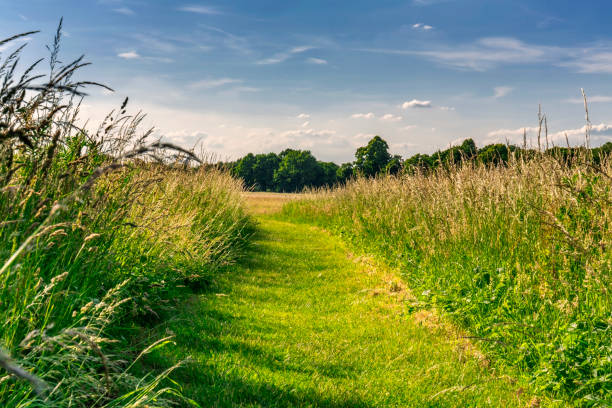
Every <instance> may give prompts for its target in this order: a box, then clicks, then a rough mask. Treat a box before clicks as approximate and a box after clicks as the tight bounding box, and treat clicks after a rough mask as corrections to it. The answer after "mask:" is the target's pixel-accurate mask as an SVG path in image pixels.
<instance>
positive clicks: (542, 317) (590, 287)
mask: <svg viewBox="0 0 612 408" xmlns="http://www.w3.org/2000/svg"><path fill="white" fill-rule="evenodd" d="M532 153H533V152H532ZM611 204H612V159H611V158H610V157H609V156H602V157H597V158H593V156H592V153H591V151H589V150H588V149H584V148H583V149H576V150H574V151H573V153H572V155H565V156H563V157H562V156H561V155H555V154H539V153H537V152H536V153H533V154H530V158H529V159H527V156H526V155H522V156H520V155H519V156H514V157H511V158H510V160H509V162H508V163H507V164H500V165H493V166H485V165H479V164H477V163H474V162H469V163H468V162H466V163H464V164H463V165H458V166H453V165H450V166H445V167H441V168H439V169H438V170H436V171H433V172H431V173H428V174H422V173H419V172H418V171H415V172H414V174H406V175H403V176H399V177H388V176H387V177H380V178H375V179H358V180H355V181H353V182H350V183H349V184H347V185H346V186H345V187H341V188H338V189H335V190H333V191H323V192H320V193H319V194H315V195H313V196H311V197H310V198H308V199H305V200H303V201H299V202H293V203H289V204H287V205H286V206H285V209H284V213H285V215H286V216H291V217H294V218H301V219H303V220H308V221H310V222H312V221H315V222H318V223H320V224H322V225H324V226H326V227H328V228H330V229H332V230H334V231H335V232H336V233H338V234H341V235H342V236H343V237H345V238H346V239H347V240H349V241H351V242H352V243H353V244H354V245H356V246H358V247H361V248H364V249H365V250H368V251H373V252H375V253H377V254H379V255H381V256H382V257H384V258H385V259H386V261H387V262H391V263H394V264H396V265H399V266H400V267H401V268H402V270H403V271H404V278H405V280H406V281H407V282H409V284H410V286H411V287H412V288H413V289H417V290H415V293H420V296H419V298H420V301H421V305H422V306H423V307H436V308H438V309H440V310H441V311H443V312H444V313H446V314H447V315H448V316H450V317H451V318H452V319H454V321H455V322H457V323H458V324H460V325H461V326H463V327H465V328H467V330H468V331H469V332H470V337H471V338H472V339H474V341H477V342H479V343H480V344H481V345H482V347H483V349H484V350H485V351H486V352H487V353H488V354H489V355H490V356H491V357H493V360H494V361H495V362H496V363H497V364H498V365H500V366H505V367H507V366H512V367H515V368H516V369H517V370H518V372H521V373H523V374H524V375H525V376H527V377H528V378H530V380H531V382H532V384H533V387H534V390H535V392H536V393H539V392H543V393H547V394H548V395H550V396H551V397H552V398H561V399H563V400H566V401H573V402H575V403H577V404H579V405H597V406H605V405H606V404H609V403H611V402H612V361H611V359H610V356H611V355H612V314H611V313H612V296H611V294H610V288H611V287H612V279H611V267H612V250H611V246H612V205H611Z"/></svg>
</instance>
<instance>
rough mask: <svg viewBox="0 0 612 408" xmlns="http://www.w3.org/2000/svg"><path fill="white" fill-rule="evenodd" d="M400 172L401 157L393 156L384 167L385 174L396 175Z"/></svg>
mask: <svg viewBox="0 0 612 408" xmlns="http://www.w3.org/2000/svg"><path fill="white" fill-rule="evenodd" d="M401 170H402V156H399V155H397V154H396V155H394V156H393V157H392V158H391V160H389V163H387V165H386V166H385V173H387V174H398V173H399V172H400V171H401Z"/></svg>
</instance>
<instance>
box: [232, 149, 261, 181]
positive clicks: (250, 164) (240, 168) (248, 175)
mask: <svg viewBox="0 0 612 408" xmlns="http://www.w3.org/2000/svg"><path fill="white" fill-rule="evenodd" d="M255 163H256V159H255V155H254V154H253V153H249V154H247V155H246V156H244V157H243V158H242V159H240V160H238V161H237V162H236V164H235V166H233V168H232V174H233V175H234V176H236V177H239V178H241V179H242V180H244V184H246V185H247V186H252V185H254V184H255V174H254V167H255Z"/></svg>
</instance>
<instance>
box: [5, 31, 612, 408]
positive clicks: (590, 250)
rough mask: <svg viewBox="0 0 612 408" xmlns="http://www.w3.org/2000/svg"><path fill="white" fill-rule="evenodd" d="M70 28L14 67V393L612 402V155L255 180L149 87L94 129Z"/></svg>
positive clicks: (30, 401) (8, 248)
mask: <svg viewBox="0 0 612 408" xmlns="http://www.w3.org/2000/svg"><path fill="white" fill-rule="evenodd" d="M61 32H62V31H61V24H60V27H59V29H58V31H57V34H56V37H55V40H54V42H53V44H52V46H51V47H50V56H49V58H48V59H47V60H46V62H49V66H50V68H49V72H45V73H44V74H38V72H39V71H40V70H41V68H40V67H39V64H40V61H39V62H36V63H34V64H32V65H29V66H28V65H26V66H22V65H21V62H20V53H21V51H22V49H23V47H15V48H14V51H13V52H12V53H10V54H8V55H6V56H4V57H3V59H1V60H0V84H1V87H0V321H2V326H1V329H0V405H1V406H6V407H24V408H25V407H47V406H53V407H170V406H220V407H225V406H227V407H235V406H242V407H294V406H313V407H381V406H393V407H424V406H425V407H483V406H491V407H510V406H516V407H525V406H529V407H538V406H553V407H564V406H602V407H603V406H609V405H610V404H612V360H611V356H612V341H611V339H612V316H611V310H612V297H611V296H610V287H612V285H611V284H612V282H611V279H610V272H611V271H610V269H611V266H612V251H611V250H610V245H611V244H612V242H611V241H612V231H611V228H612V225H611V217H612V214H611V211H612V205H611V204H612V159H611V158H610V156H609V155H606V154H604V153H601V152H599V151H597V150H592V149H587V148H580V147H579V148H575V149H568V150H561V149H558V148H557V149H550V150H549V151H548V152H546V153H544V152H541V151H540V150H537V151H536V150H530V151H529V152H527V153H528V154H526V153H525V151H524V150H523V151H521V150H517V149H514V150H513V149H510V147H509V146H507V147H506V148H505V149H502V148H500V149H502V150H503V151H504V152H505V154H506V155H507V157H504V158H503V160H502V159H501V158H500V159H499V160H498V159H497V158H496V156H495V154H496V153H495V152H497V150H495V151H493V150H491V151H490V152H489V151H486V152H480V153H483V154H485V153H486V155H488V156H487V157H488V159H487V160H486V161H485V160H478V159H476V160H467V159H465V158H464V157H463V156H462V154H463V153H462V152H463V151H462V150H461V149H460V148H458V149H449V150H448V151H445V152H444V153H445V155H446V156H444V157H447V156H448V157H449V158H452V160H450V159H449V160H443V159H442V154H441V153H440V152H439V153H440V154H438V155H437V156H434V155H432V156H431V157H427V159H428V160H430V161H431V163H434V161H436V160H437V162H436V163H435V165H430V166H428V167H421V166H420V165H416V166H412V165H411V166H405V168H404V169H401V168H400V167H398V166H395V165H394V166H393V173H394V174H390V173H391V171H390V170H389V169H391V167H389V166H386V167H384V166H378V167H379V168H374V167H372V166H369V165H368V166H369V167H371V170H372V171H373V174H371V175H370V176H371V177H365V176H364V174H362V175H361V176H359V177H347V179H346V182H345V183H344V184H342V185H336V186H335V187H333V188H325V189H320V190H313V191H310V192H307V193H304V194H275V193H270V192H260V193H253V192H250V191H248V190H249V188H247V187H246V186H245V184H244V182H243V180H241V179H238V178H235V177H234V176H233V175H232V174H231V173H230V172H229V171H227V170H223V168H222V167H221V166H214V165H208V164H206V165H204V164H203V163H202V159H201V158H200V157H198V156H197V155H195V154H194V153H193V152H192V151H189V150H186V149H184V148H182V147H180V146H175V145H172V144H169V143H165V142H162V141H159V140H154V139H153V132H152V130H149V129H142V126H141V124H142V121H143V116H142V115H141V114H130V113H128V106H127V105H128V101H127V99H126V100H125V102H124V103H123V104H122V105H121V106H120V107H118V109H116V110H115V111H113V112H111V113H109V115H108V116H107V117H106V119H105V120H104V121H103V122H102V123H101V124H100V125H99V127H98V128H97V130H91V129H90V128H84V127H83V120H82V119H83V118H81V115H80V105H81V102H82V100H83V98H84V97H85V96H86V95H85V92H86V90H87V89H91V88H92V87H105V86H104V85H101V84H97V83H95V82H91V81H82V80H79V79H77V78H80V74H79V72H80V71H81V69H82V68H83V67H85V66H86V65H87V64H86V63H85V62H83V60H82V59H77V60H75V61H73V62H70V63H61V62H60V59H59V51H60V40H61ZM32 34H33V33H25V34H21V35H18V36H15V37H12V38H9V39H6V40H3V41H0V46H2V45H5V44H10V43H12V42H14V41H17V40H19V39H20V38H23V37H26V36H28V35H32ZM373 141H374V142H375V143H373V144H376V145H377V146H378V148H380V147H383V148H384V146H385V145H386V142H384V141H383V140H382V139H381V138H379V137H377V138H375V139H373ZM464 145H465V146H466V147H467V148H469V149H471V150H470V151H474V152H477V151H476V150H474V149H475V145H473V141H472V142H471V143H467V142H466V143H464ZM462 147H463V145H462ZM502 147H503V146H502ZM568 148H569V146H568ZM361 150H362V153H363V156H364V159H363V160H362V161H363V163H361V165H363V166H362V167H363V168H369V167H368V166H366V164H367V163H366V161H367V160H365V156H367V154H366V153H367V149H366V148H362V149H361ZM500 151H501V150H500ZM296 152H297V151H294V153H295V154H294V155H295V156H299V155H300V154H298V153H299V152H297V153H296ZM385 152H386V150H385ZM489 153H490V154H489ZM292 154H293V153H292ZM376 156H381V155H378V154H377V155H376ZM489 156H490V157H489ZM494 156H495V157H494ZM423 157H424V156H422V155H419V160H420V159H422V158H423ZM474 157H476V158H478V156H477V155H476V156H474ZM481 157H482V156H481ZM388 159H391V157H390V156H389V157H388ZM394 159H396V158H394ZM455 159H457V160H455ZM489 159H490V160H489ZM313 160H314V159H313ZM313 160H310V162H313ZM397 160H399V159H397ZM415 160H416V159H415ZM314 162H316V160H315V161H314ZM314 162H313V163H314ZM394 163H395V162H394ZM415 163H416V164H419V163H420V161H418V160H416V161H415ZM431 163H430V164H431ZM387 164H388V163H387ZM385 168H386V169H387V170H384V169H385ZM374 170H376V171H374ZM379 170H380V171H379ZM376 172H378V174H374V173H376ZM347 174H348V173H347ZM324 184H325V183H323V184H321V185H324ZM288 190H290V189H288Z"/></svg>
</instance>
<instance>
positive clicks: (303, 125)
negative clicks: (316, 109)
mask: <svg viewBox="0 0 612 408" xmlns="http://www.w3.org/2000/svg"><path fill="white" fill-rule="evenodd" d="M308 125H310V122H309V121H306V122H304V123H302V127H307V126H308Z"/></svg>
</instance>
